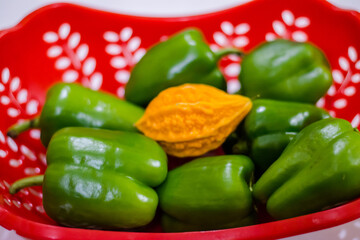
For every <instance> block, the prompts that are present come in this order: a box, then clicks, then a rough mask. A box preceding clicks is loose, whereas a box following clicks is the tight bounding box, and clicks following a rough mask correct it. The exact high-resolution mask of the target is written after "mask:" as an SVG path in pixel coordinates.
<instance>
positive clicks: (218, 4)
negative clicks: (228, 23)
mask: <svg viewBox="0 0 360 240" xmlns="http://www.w3.org/2000/svg"><path fill="white" fill-rule="evenodd" d="M248 1H249V0H180V1H179V0H176V1H175V0H64V1H58V0H0V30H1V29H5V28H9V27H12V26H14V25H16V24H17V23H18V22H19V21H20V20H21V19H22V18H23V17H25V16H26V15H27V14H29V13H31V12H32V11H34V10H36V9H37V8H39V7H41V6H44V5H47V4H50V3H55V2H70V3H75V4H80V5H86V6H90V7H94V8H98V9H102V10H107V11H112V12H118V13H125V14H132V15H142V16H163V17H165V16H186V15H193V14H200V13H207V12H212V11H217V10H221V9H226V8H229V7H232V6H236V5H239V4H241V3H245V2H248ZM284 1H285V0H284ZM328 1H329V2H331V3H333V4H334V5H336V6H338V7H341V8H345V9H353V10H357V11H359V12H360V0H328ZM270 11H271V10H270ZM354 225H355V226H356V227H355V230H356V229H357V231H354V230H353V229H354V228H353V226H354ZM357 225H359V224H358V222H352V223H349V224H347V225H342V226H338V227H336V228H332V229H330V230H323V231H318V232H315V233H310V234H305V235H301V236H297V237H292V238H288V239H287V240H310V239H311V240H317V239H318V240H325V239H326V240H331V239H349V240H360V227H358V226H357ZM350 227H352V228H350ZM18 239H23V238H21V237H19V236H17V235H16V234H15V233H13V232H10V231H7V230H5V229H4V228H1V227H0V240H18Z"/></svg>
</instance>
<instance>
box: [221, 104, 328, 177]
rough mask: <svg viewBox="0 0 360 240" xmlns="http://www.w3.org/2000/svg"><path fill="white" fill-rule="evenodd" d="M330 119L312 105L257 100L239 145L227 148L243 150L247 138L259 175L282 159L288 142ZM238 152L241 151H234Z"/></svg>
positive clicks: (246, 120) (239, 136)
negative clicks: (304, 130)
mask: <svg viewBox="0 0 360 240" xmlns="http://www.w3.org/2000/svg"><path fill="white" fill-rule="evenodd" d="M329 117H330V115H329V114H328V113H327V112H326V111H325V110H323V109H320V108H317V107H316V106H314V105H312V104H305V103H295V102H285V101H278V100H271V99H256V100H254V101H253V108H252V109H251V111H250V112H249V114H248V115H247V116H246V118H245V119H244V122H243V123H244V124H243V126H241V128H239V129H237V131H236V133H235V134H236V135H237V137H236V138H237V139H238V141H237V142H236V141H234V140H233V142H232V143H228V144H232V145H233V146H235V145H236V144H238V146H240V144H242V143H243V141H244V137H245V139H246V140H247V141H248V148H249V154H250V157H251V159H252V160H253V161H254V163H255V164H256V166H257V167H258V169H257V170H258V171H259V173H262V172H264V171H265V170H266V169H267V168H268V167H269V166H270V165H271V164H272V163H273V162H274V161H275V160H276V159H278V158H279V157H280V155H281V153H282V152H283V150H284V149H285V148H286V146H287V145H288V144H289V142H290V141H291V140H292V139H293V138H294V137H295V136H296V135H297V134H298V133H299V132H300V131H301V130H302V129H303V128H305V127H306V126H308V125H309V124H311V123H313V122H316V121H319V120H321V119H324V118H329ZM235 147H237V146H235ZM227 148H230V146H227ZM238 150H241V149H239V148H238V147H237V148H234V149H233V151H238ZM232 153H233V154H238V153H237V152H232Z"/></svg>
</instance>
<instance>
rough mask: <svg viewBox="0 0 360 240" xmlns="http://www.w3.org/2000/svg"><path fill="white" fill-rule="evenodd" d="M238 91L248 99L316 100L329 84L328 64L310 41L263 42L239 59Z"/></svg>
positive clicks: (314, 101) (281, 40)
mask: <svg viewBox="0 0 360 240" xmlns="http://www.w3.org/2000/svg"><path fill="white" fill-rule="evenodd" d="M239 80H240V82H241V90H240V93H241V94H242V95H245V96H248V97H250V98H254V97H256V98H268V99H277V100H283V101H294V102H304V103H316V102H317V101H318V100H319V99H320V98H321V97H322V96H324V95H325V93H326V92H327V90H328V89H329V87H330V86H331V84H332V74H331V70H330V65H329V63H328V61H327V60H326V58H325V55H324V54H323V53H322V52H321V50H320V49H318V48H317V47H315V46H314V45H312V44H310V43H298V42H292V41H288V40H284V39H278V40H275V41H272V42H266V43H263V44H261V45H260V46H259V47H257V48H255V49H254V50H253V51H252V52H250V53H249V54H248V55H246V56H245V57H244V58H243V60H242V62H241V72H240V75H239Z"/></svg>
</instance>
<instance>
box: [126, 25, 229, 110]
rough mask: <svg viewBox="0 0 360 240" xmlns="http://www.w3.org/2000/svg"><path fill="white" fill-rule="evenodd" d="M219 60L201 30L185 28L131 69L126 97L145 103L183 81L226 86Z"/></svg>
mask: <svg viewBox="0 0 360 240" xmlns="http://www.w3.org/2000/svg"><path fill="white" fill-rule="evenodd" d="M218 60H219V58H218V56H217V55H216V54H214V53H213V52H212V51H211V49H210V47H209V46H208V45H207V44H206V43H205V41H204V39H203V36H202V34H201V32H200V31H198V30H196V29H188V30H185V31H183V32H181V33H178V34H176V35H174V36H172V37H170V38H169V39H168V40H166V41H164V42H161V43H159V44H157V45H155V46H154V47H152V48H150V49H149V50H148V52H147V53H146V54H145V55H144V56H143V58H142V59H141V60H140V61H139V62H138V63H137V64H136V65H135V67H134V69H133V70H132V72H131V75H130V79H129V82H128V83H127V85H126V87H125V98H126V99H127V100H128V101H130V102H132V103H135V104H137V105H140V106H146V105H147V104H148V103H149V102H150V101H151V100H152V99H153V98H154V97H156V95H158V94H159V93H160V92H161V91H162V90H164V89H166V88H168V87H173V86H177V85H181V84H184V83H202V84H208V85H211V86H214V87H216V88H219V89H222V90H226V82H225V79H224V77H223V75H222V73H221V71H220V69H219V68H218V66H217V61H218Z"/></svg>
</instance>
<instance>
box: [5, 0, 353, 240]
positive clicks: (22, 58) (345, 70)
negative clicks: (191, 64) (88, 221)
mask: <svg viewBox="0 0 360 240" xmlns="http://www.w3.org/2000/svg"><path fill="white" fill-rule="evenodd" d="M359 16H360V15H359V13H357V12H351V11H344V10H340V9H338V8H336V7H334V6H332V5H330V4H329V3H327V2H325V1H321V0H298V1H283V0H257V1H253V2H250V3H247V4H244V5H241V6H238V7H234V8H231V9H228V10H224V11H219V12H215V13H211V14H205V15H198V16H191V17H180V18H148V17H136V16H127V15H119V14H114V13H108V12H103V11H98V10H94V9H89V8H85V7H80V6H75V5H70V4H53V5H49V6H46V7H44V8H41V9H39V10H37V11H35V12H33V13H32V14H30V15H29V16H27V17H26V18H25V19H24V20H23V21H21V22H20V23H19V24H18V25H17V26H16V27H14V28H11V29H8V30H4V31H1V32H0V115H1V116H2V117H1V118H0V160H1V161H0V166H1V167H0V224H1V225H2V226H4V227H5V228H7V229H14V230H16V232H17V233H18V234H20V235H21V236H24V237H27V238H31V239H274V238H281V237H287V236H293V235H297V234H301V233H306V232H311V231H315V230H320V229H325V228H330V227H332V226H336V225H339V224H342V223H346V222H349V221H351V220H354V219H357V218H360V199H357V200H355V201H352V202H350V203H347V204H345V205H342V206H339V207H336V208H333V209H330V210H326V211H322V212H318V213H314V214H309V215H305V216H301V217H296V218H292V219H288V220H282V221H274V222H268V223H262V224H258V225H253V226H248V227H242V228H234V229H227V230H219V231H207V232H189V233H171V234H170V233H161V232H155V230H153V231H154V232H151V233H150V232H149V233H135V232H121V231H100V230H86V229H73V228H66V227H61V226H58V225H57V224H56V223H55V222H53V221H52V220H51V219H50V218H49V217H47V216H46V214H45V213H44V209H43V207H42V202H41V201H42V192H41V188H39V187H33V188H29V189H26V190H22V191H21V192H20V193H19V194H17V195H15V196H11V195H9V193H8V187H9V184H10V183H12V182H13V181H14V180H16V179H19V178H21V177H24V176H29V175H34V174H39V173H42V172H43V171H44V170H45V168H46V159H45V149H44V147H43V146H42V145H41V143H40V140H39V135H40V132H39V131H38V130H31V131H29V132H27V133H24V134H22V135H21V136H20V137H19V138H17V139H11V138H9V137H7V136H6V129H7V128H8V127H9V126H10V125H11V124H14V123H15V122H18V121H21V120H22V119H28V118H31V117H34V116H35V115H37V114H39V112H40V110H41V106H42V104H43V102H44V97H45V93H46V91H47V89H48V88H49V86H51V85H52V84H53V83H54V82H57V81H65V82H78V83H81V84H83V85H85V86H87V87H90V88H92V89H95V90H97V89H102V90H105V91H108V92H111V93H114V94H116V95H117V96H119V97H121V98H122V97H123V96H124V91H125V90H124V85H125V84H126V82H127V80H128V78H129V73H130V71H131V69H132V67H133V66H134V64H136V62H137V61H138V60H139V59H140V58H141V57H142V56H143V54H144V53H145V52H146V49H148V48H149V47H150V46H152V45H153V44H155V43H157V42H158V41H162V40H164V39H166V38H167V37H168V36H170V35H171V34H173V33H175V32H178V31H180V30H182V29H184V28H186V27H197V28H199V29H201V30H202V31H203V33H204V35H205V38H206V39H207V41H208V42H209V43H210V44H211V47H212V49H214V50H216V49H219V48H221V47H227V46H232V47H237V48H242V49H244V50H245V51H248V50H251V49H252V48H253V47H255V46H256V45H257V44H259V43H260V42H262V41H264V40H272V39H275V38H287V39H292V40H295V41H311V42H313V43H314V44H316V45H317V46H319V47H320V48H321V49H323V51H324V52H325V53H326V55H327V57H328V59H329V60H330V63H331V66H332V69H333V70H332V73H333V78H334V84H333V86H331V88H330V90H329V91H328V93H327V95H326V96H325V97H324V98H322V99H321V100H320V101H319V102H318V106H320V107H323V108H326V109H328V110H329V111H330V113H331V114H332V115H333V116H336V117H339V118H344V119H347V120H349V121H350V122H351V123H352V125H353V126H354V127H359V123H360V108H359V102H360V84H359V83H360V18H359ZM239 63H241V60H240V59H239V58H238V57H236V56H229V57H227V58H225V59H223V60H222V61H221V63H220V67H221V69H222V71H223V72H224V74H225V76H226V78H227V81H228V88H229V91H230V92H234V91H236V90H237V89H238V88H239V87H240V85H239V82H238V81H237V75H238V73H239V71H240V64H239Z"/></svg>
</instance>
